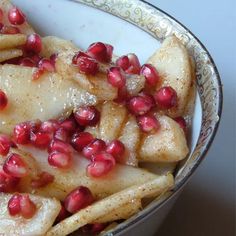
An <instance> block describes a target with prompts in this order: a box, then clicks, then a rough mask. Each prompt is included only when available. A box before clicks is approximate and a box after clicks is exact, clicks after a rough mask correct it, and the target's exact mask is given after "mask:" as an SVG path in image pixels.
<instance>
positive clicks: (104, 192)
mask: <svg viewBox="0 0 236 236" xmlns="http://www.w3.org/2000/svg"><path fill="white" fill-rule="evenodd" d="M20 149H22V150H23V151H25V152H27V153H29V154H31V155H32V156H33V157H34V158H35V160H36V161H37V164H38V166H39V167H40V169H41V170H44V171H47V172H48V173H50V174H52V175H54V177H55V180H54V182H53V183H51V184H49V185H48V186H46V187H44V188H41V189H36V190H33V189H31V187H30V186H26V185H21V186H22V188H21V191H22V192H31V191H32V192H35V193H37V194H39V195H43V196H46V197H56V198H57V199H59V200H63V199H64V198H65V196H66V195H67V194H68V193H69V192H70V191H72V190H73V189H75V188H76V187H78V186H80V185H83V186H87V187H88V188H89V189H90V190H91V191H92V193H93V194H94V196H95V197H97V198H103V197H105V196H108V195H111V194H113V193H116V192H118V191H120V190H122V189H125V188H127V187H130V186H133V185H135V184H140V183H145V182H147V181H149V180H152V179H154V178H155V177H156V175H155V174H152V173H150V172H147V171H145V170H143V169H140V168H134V167H130V166H125V165H119V164H117V165H116V166H115V168H114V169H113V170H112V171H111V172H110V173H109V174H107V175H106V176H104V177H102V178H91V177H88V176H87V175H86V167H87V165H88V164H89V161H88V160H87V159H85V158H83V157H82V156H80V155H79V154H78V153H74V154H73V160H74V164H73V165H72V167H71V168H70V169H68V170H64V171H63V170H61V169H57V168H53V167H52V166H50V165H49V164H48V161H47V156H48V153H47V152H46V151H42V150H39V149H35V148H33V147H27V146H20ZM26 157H27V156H26Z"/></svg>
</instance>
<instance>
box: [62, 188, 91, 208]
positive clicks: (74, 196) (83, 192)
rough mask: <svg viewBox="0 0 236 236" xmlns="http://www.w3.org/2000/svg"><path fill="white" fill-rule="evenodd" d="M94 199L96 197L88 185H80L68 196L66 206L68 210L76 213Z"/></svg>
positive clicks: (65, 201)
mask: <svg viewBox="0 0 236 236" xmlns="http://www.w3.org/2000/svg"><path fill="white" fill-rule="evenodd" d="M93 201H94V197H93V195H92V193H91V191H90V190H89V189H88V188H87V187H84V186H80V187H78V188H76V189H74V190H73V191H72V192H70V193H69V194H68V195H67V196H66V198H65V200H64V207H65V209H66V210H67V211H68V212H70V213H76V212H77V211H79V210H81V209H83V208H85V207H87V206H89V205H90V204H92V203H93Z"/></svg>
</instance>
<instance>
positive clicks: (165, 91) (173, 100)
mask: <svg viewBox="0 0 236 236" xmlns="http://www.w3.org/2000/svg"><path fill="white" fill-rule="evenodd" d="M154 99H155V101H156V104H157V105H158V106H159V107H160V108H161V109H170V108H172V107H174V106H176V105H177V93H176V91H175V90H174V89H173V88H172V87H170V86H167V87H162V88H160V89H159V90H158V91H157V92H155V94H154Z"/></svg>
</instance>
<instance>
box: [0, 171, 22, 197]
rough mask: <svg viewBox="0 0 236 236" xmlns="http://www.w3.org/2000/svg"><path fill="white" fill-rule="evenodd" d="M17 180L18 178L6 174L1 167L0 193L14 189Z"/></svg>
mask: <svg viewBox="0 0 236 236" xmlns="http://www.w3.org/2000/svg"><path fill="white" fill-rule="evenodd" d="M19 181H20V179H19V178H16V177H13V176H11V175H8V174H7V173H5V172H4V170H2V168H0V193H1V192H4V193H9V192H12V191H14V190H15V188H16V186H17V185H18V183H19Z"/></svg>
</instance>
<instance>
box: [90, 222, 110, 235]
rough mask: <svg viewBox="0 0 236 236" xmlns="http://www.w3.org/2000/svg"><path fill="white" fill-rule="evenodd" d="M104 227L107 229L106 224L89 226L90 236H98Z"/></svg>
mask: <svg viewBox="0 0 236 236" xmlns="http://www.w3.org/2000/svg"><path fill="white" fill-rule="evenodd" d="M106 227H107V224H105V223H95V224H92V225H91V230H90V232H91V233H92V234H98V233H100V232H102V231H103V230H104V229H105V228H106Z"/></svg>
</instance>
